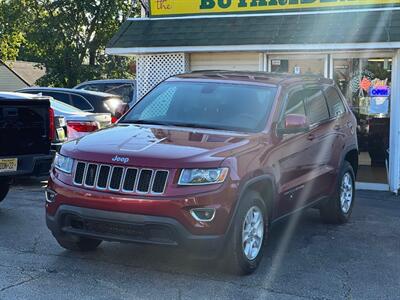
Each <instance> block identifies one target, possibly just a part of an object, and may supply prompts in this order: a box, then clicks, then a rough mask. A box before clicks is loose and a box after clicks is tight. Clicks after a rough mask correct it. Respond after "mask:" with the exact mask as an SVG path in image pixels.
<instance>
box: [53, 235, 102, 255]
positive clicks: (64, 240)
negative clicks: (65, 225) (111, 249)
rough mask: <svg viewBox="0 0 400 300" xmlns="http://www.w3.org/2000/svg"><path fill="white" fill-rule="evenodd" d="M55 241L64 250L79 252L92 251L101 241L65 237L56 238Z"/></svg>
mask: <svg viewBox="0 0 400 300" xmlns="http://www.w3.org/2000/svg"><path fill="white" fill-rule="evenodd" d="M55 239H56V240H57V242H58V244H59V245H60V246H61V247H63V248H64V249H67V250H70V251H80V252H89V251H94V250H96V249H97V247H98V246H99V245H100V244H101V242H102V240H97V239H90V238H84V237H74V238H72V237H71V238H69V237H66V236H56V237H55Z"/></svg>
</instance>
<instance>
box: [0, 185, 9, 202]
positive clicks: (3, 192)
mask: <svg viewBox="0 0 400 300" xmlns="http://www.w3.org/2000/svg"><path fill="white" fill-rule="evenodd" d="M9 190H10V183H9V182H8V181H7V180H0V202H1V201H3V200H4V199H5V198H6V196H7V194H8V191H9Z"/></svg>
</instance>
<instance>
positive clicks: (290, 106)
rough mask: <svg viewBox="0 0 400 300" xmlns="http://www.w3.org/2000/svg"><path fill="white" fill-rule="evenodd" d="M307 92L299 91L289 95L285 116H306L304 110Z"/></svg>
mask: <svg viewBox="0 0 400 300" xmlns="http://www.w3.org/2000/svg"><path fill="white" fill-rule="evenodd" d="M305 96H306V94H305V91H304V90H301V91H297V92H294V93H292V94H290V95H289V98H288V101H287V104H286V108H285V114H284V115H285V116H286V115H288V114H296V115H302V116H305V115H306V110H305V108H304V100H305Z"/></svg>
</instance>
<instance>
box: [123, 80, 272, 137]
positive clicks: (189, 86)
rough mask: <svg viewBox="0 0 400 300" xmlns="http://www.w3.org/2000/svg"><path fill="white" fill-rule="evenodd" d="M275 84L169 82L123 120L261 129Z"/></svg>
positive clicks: (251, 130)
mask: <svg viewBox="0 0 400 300" xmlns="http://www.w3.org/2000/svg"><path fill="white" fill-rule="evenodd" d="M275 94H276V88H275V87H269V86H255V85H245V84H227V83H209V82H165V83H162V84H160V85H159V86H158V87H156V88H155V89H154V90H153V91H151V92H150V93H149V94H148V95H147V96H145V97H144V98H143V99H142V100H141V101H140V102H139V103H137V104H136V105H135V106H134V107H133V109H132V110H131V111H130V112H129V113H128V114H127V115H125V117H123V119H122V120H121V121H120V123H138V124H159V125H173V126H185V127H195V128H196V127H197V128H210V129H222V130H233V131H243V132H257V131H261V130H263V129H264V127H265V123H266V120H267V118H268V115H269V113H270V110H271V107H272V103H273V101H274V98H275Z"/></svg>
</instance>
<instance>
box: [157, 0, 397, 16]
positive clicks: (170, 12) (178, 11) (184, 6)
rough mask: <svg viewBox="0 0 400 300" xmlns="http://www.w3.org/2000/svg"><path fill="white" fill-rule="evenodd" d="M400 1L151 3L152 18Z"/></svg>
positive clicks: (210, 0)
mask: <svg viewBox="0 0 400 300" xmlns="http://www.w3.org/2000/svg"><path fill="white" fill-rule="evenodd" d="M399 4H400V0H150V14H151V16H152V17H162V16H178V15H197V14H221V13H225V14H232V13H256V12H259V13H260V12H278V11H291V10H295V11H301V10H324V9H335V8H336V9H348V8H369V7H385V6H396V5H399Z"/></svg>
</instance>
